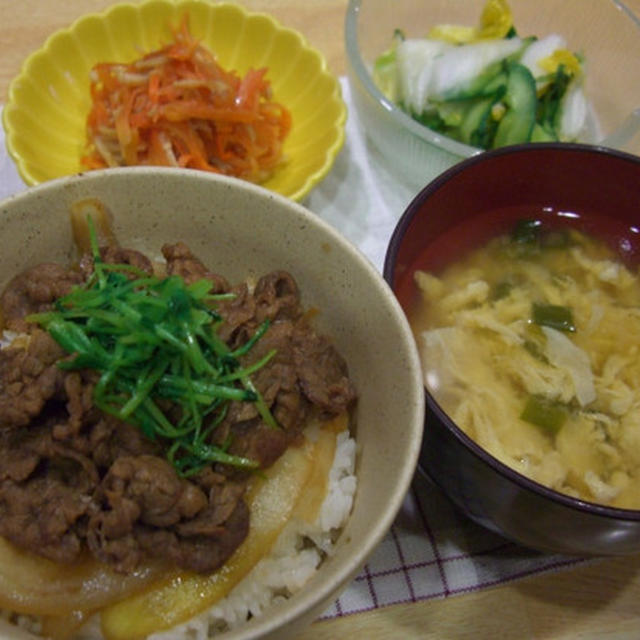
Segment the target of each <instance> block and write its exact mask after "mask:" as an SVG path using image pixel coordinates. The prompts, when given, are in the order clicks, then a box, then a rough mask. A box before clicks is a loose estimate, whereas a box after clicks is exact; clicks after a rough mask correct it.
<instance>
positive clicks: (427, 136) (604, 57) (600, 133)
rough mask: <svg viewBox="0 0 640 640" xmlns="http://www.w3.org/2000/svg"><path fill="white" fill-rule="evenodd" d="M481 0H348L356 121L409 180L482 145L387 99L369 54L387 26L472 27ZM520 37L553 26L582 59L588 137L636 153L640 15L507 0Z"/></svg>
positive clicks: (418, 183) (576, 0) (608, 3)
mask: <svg viewBox="0 0 640 640" xmlns="http://www.w3.org/2000/svg"><path fill="white" fill-rule="evenodd" d="M485 3H486V0H469V1H468V2H451V1H450V0H427V1H426V2H424V1H418V0H397V1H396V2H393V3H390V2H385V0H366V1H363V0H350V1H349V5H348V8H347V14H346V19H345V48H346V54H347V62H348V68H347V71H348V78H349V86H350V89H351V95H352V100H353V103H354V106H355V109H356V113H357V115H358V119H359V121H360V123H361V126H362V129H363V130H364V131H365V132H366V134H367V136H368V137H369V139H370V140H371V142H372V143H373V145H374V148H376V149H377V150H378V151H379V152H380V154H381V156H382V158H383V159H386V161H387V162H386V164H387V165H388V166H389V167H390V168H391V169H392V170H393V171H394V172H395V173H396V174H397V176H398V177H399V178H400V179H401V180H403V181H405V182H407V183H408V184H410V185H412V186H415V187H416V188H421V187H422V186H424V185H425V184H426V183H427V182H428V181H429V180H431V179H433V178H434V177H436V176H437V175H438V174H439V173H441V172H442V171H444V170H445V169H447V168H448V167H450V166H452V165H453V164H455V163H456V162H459V161H460V160H463V159H465V158H468V157H470V156H473V155H475V154H477V153H480V152H481V150H480V149H478V148H476V147H472V146H469V145H466V144H462V143H460V142H457V141H456V140H453V139H451V138H448V137H446V136H443V135H440V134H438V133H436V132H435V131H433V130H431V129H429V128H427V127H426V126H423V125H422V124H420V123H418V122H417V121H415V120H413V119H411V118H410V117H409V116H408V115H407V114H406V113H404V112H403V111H402V110H401V109H399V108H398V107H397V106H396V105H395V104H393V103H391V102H390V101H389V100H387V98H385V97H384V95H383V94H382V93H381V92H380V91H379V90H378V88H377V87H376V86H375V84H374V82H373V79H372V68H373V62H374V60H375V59H376V58H377V57H378V56H379V55H380V54H381V53H382V52H383V51H385V50H386V49H388V48H389V46H390V44H391V38H392V35H393V31H394V29H396V28H399V29H402V30H403V31H404V32H405V34H406V35H407V37H424V36H425V35H426V34H427V32H428V31H429V29H430V28H431V27H433V26H434V25H439V24H462V25H469V26H475V25H476V24H478V22H479V17H480V14H481V12H482V9H483V7H484V5H485ZM509 6H510V7H511V10H512V13H513V21H514V25H515V26H516V28H517V29H518V33H520V35H522V36H528V35H536V36H538V37H544V36H547V35H550V34H552V33H558V34H561V35H563V36H564V37H565V39H566V40H567V42H568V43H569V45H570V48H571V50H572V51H577V52H582V53H583V54H584V56H585V58H586V79H585V82H586V85H585V92H586V94H587V96H588V98H589V100H590V101H591V102H592V105H593V111H594V113H595V117H596V123H595V126H594V131H593V133H592V138H593V139H589V140H581V142H588V143H595V142H597V143H599V144H606V145H607V146H609V147H612V148H616V149H619V150H624V151H627V152H631V153H640V83H638V82H636V81H635V77H636V74H637V66H636V64H635V61H636V60H638V59H639V58H640V18H639V17H638V16H637V15H635V14H634V12H633V11H632V10H631V9H630V8H629V7H627V6H626V5H625V4H624V3H623V2H620V1H619V0H603V1H602V2H593V3H588V4H585V3H584V2H582V0H541V1H540V2H529V1H528V0H510V1H509Z"/></svg>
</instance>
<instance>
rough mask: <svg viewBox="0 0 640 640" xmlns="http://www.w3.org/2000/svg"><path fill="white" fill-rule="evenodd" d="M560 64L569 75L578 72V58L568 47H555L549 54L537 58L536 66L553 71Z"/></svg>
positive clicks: (549, 71)
mask: <svg viewBox="0 0 640 640" xmlns="http://www.w3.org/2000/svg"><path fill="white" fill-rule="evenodd" d="M560 65H562V66H563V67H564V69H565V71H566V72H567V73H568V74H569V75H572V76H573V75H577V74H578V73H580V60H578V58H577V57H576V56H575V54H573V53H571V51H569V50H568V49H556V50H555V51H554V52H553V53H552V54H551V55H550V56H547V57H546V58H541V59H540V60H538V66H539V67H540V68H541V69H544V70H545V71H547V72H548V73H555V72H556V71H557V70H558V67H559V66H560Z"/></svg>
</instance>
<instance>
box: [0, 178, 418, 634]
mask: <svg viewBox="0 0 640 640" xmlns="http://www.w3.org/2000/svg"><path fill="white" fill-rule="evenodd" d="M86 198H95V199H98V200H99V201H100V202H101V203H102V204H103V205H104V206H105V207H106V208H107V210H108V211H109V213H110V215H111V216H112V220H113V230H114V232H115V236H116V237H117V238H119V239H126V243H124V244H126V245H127V246H130V247H133V248H138V249H146V250H147V251H154V253H155V252H156V251H157V250H158V249H159V247H161V245H162V244H163V243H164V242H166V241H167V240H169V239H171V240H172V241H174V240H175V241H177V240H178V239H181V240H183V241H184V242H186V243H187V244H188V245H189V246H190V248H191V249H192V251H193V252H194V253H195V254H196V255H198V256H199V257H200V258H201V259H202V260H203V262H204V263H205V264H207V265H208V266H210V268H211V269H212V270H213V271H214V272H215V271H217V272H219V273H223V274H225V275H226V276H227V277H228V279H229V281H231V282H237V281H239V280H242V279H245V278H247V277H250V276H252V275H253V276H258V275H262V274H264V273H266V272H268V271H270V270H273V269H276V268H278V269H286V270H288V271H290V272H291V273H292V274H293V275H294V277H295V278H296V279H297V282H298V284H299V287H300V290H301V294H302V301H303V304H304V306H305V307H313V308H316V309H318V314H317V317H316V320H317V325H316V326H317V327H318V329H319V330H320V331H322V332H325V333H327V334H329V335H331V336H332V338H333V340H334V342H335V344H336V346H337V348H338V349H339V350H340V351H341V353H342V354H343V356H344V358H345V360H346V362H347V365H348V367H349V372H350V376H351V377H352V379H353V381H354V384H355V386H356V388H357V391H358V394H359V399H358V404H357V416H356V424H355V437H356V442H357V453H356V473H357V477H358V489H357V493H356V496H355V500H354V506H353V511H352V514H351V516H350V518H349V520H348V523H347V525H346V527H345V529H344V530H343V532H342V534H341V536H340V538H339V542H338V543H337V546H336V548H335V553H334V554H333V555H331V556H330V557H328V558H327V559H326V561H325V562H324V563H323V564H322V565H321V567H320V568H319V570H318V571H317V573H316V574H315V576H314V577H312V579H311V580H310V581H309V582H308V584H307V585H306V586H305V587H304V588H303V589H302V590H301V591H300V592H298V593H297V594H296V595H294V596H293V597H291V598H290V599H289V600H287V601H286V602H285V603H283V604H282V605H279V606H277V607H275V608H273V609H272V610H269V611H267V612H265V614H264V615H263V616H262V617H259V618H257V619H255V620H253V621H252V622H251V623H249V624H247V625H246V626H243V627H240V628H239V629H238V630H236V631H233V632H229V633H228V635H222V636H220V637H221V638H225V639H226V638H228V639H229V640H231V639H234V640H238V639H243V640H247V639H249V638H258V637H260V638H263V637H264V638H274V639H279V640H280V639H282V638H288V637H291V636H294V635H295V631H296V630H297V629H299V628H300V627H301V626H302V625H303V624H305V623H309V622H311V621H312V620H313V619H314V618H315V617H317V616H319V615H320V614H321V613H322V612H323V611H324V610H326V608H327V607H328V606H329V605H330V604H331V603H332V601H333V598H334V597H336V596H337V594H338V593H339V591H340V590H341V589H342V588H344V587H345V586H346V585H347V584H348V582H349V581H350V580H351V579H352V578H353V577H354V575H355V574H356V572H357V571H358V570H359V569H360V568H361V566H362V565H363V563H364V561H365V559H366V558H367V556H368V555H369V553H370V552H371V551H372V550H373V549H374V547H375V546H376V545H377V544H378V542H379V541H380V540H381V539H382V537H383V536H384V535H385V533H386V532H387V530H388V528H389V527H390V525H391V523H392V521H393V519H394V516H395V514H396V513H397V511H398V509H399V508H400V506H401V504H402V501H403V498H404V496H405V494H406V491H407V490H408V488H409V485H410V482H411V479H412V476H413V474H414V471H415V466H416V463H417V456H418V452H419V449H420V439H421V435H422V428H423V419H424V395H423V391H422V384H421V377H420V365H419V360H418V355H417V351H416V349H415V346H414V342H413V337H412V335H411V332H410V329H409V326H408V324H407V321H406V319H405V316H404V314H403V312H402V309H401V308H400V306H399V304H398V303H397V300H396V298H395V296H394V295H393V293H392V291H391V289H390V288H389V287H388V285H387V284H386V282H385V281H384V279H383V278H382V276H381V275H380V274H379V273H378V271H377V270H376V269H375V268H374V267H373V266H372V265H371V263H370V262H369V261H368V260H367V259H366V258H365V257H364V256H363V255H362V254H361V253H360V252H359V251H358V250H357V249H356V248H354V247H353V246H352V245H351V244H349V243H348V242H347V241H346V240H345V239H343V237H342V236H340V235H339V234H338V233H337V232H336V231H335V230H333V228H332V227H330V226H329V225H327V224H326V223H324V222H323V221H322V220H320V219H319V218H318V217H317V216H315V215H314V214H312V213H311V212H310V211H309V210H307V209H305V208H304V207H302V206H301V205H299V204H297V203H295V202H292V201H291V200H290V199H287V198H285V197H283V196H280V195H278V194H274V193H272V192H270V191H268V190H266V189H263V188H261V187H258V186H255V185H252V184H249V183H246V182H243V181H240V180H237V179H234V178H225V177H220V176H215V175H212V174H207V173H204V172H198V171H190V170H184V169H183V170H180V169H176V170H172V169H162V168H140V167H135V168H124V169H111V170H98V171H94V172H89V173H87V174H84V175H83V176H71V177H67V178H61V179H58V180H54V181H49V182H47V183H45V184H42V185H38V186H36V187H32V188H31V189H29V190H27V191H26V192H24V193H22V194H19V195H16V196H12V197H11V198H9V199H7V200H5V201H4V202H2V203H0V286H4V285H5V284H6V282H7V280H8V278H9V277H10V275H11V274H14V273H16V272H17V271H19V270H21V269H24V268H25V267H28V266H30V265H34V264H36V263H39V262H41V261H44V260H51V261H61V262H63V263H65V262H67V263H68V261H69V260H70V258H71V257H72V255H73V252H74V250H73V240H72V235H71V227H70V224H69V207H70V206H71V205H72V204H73V203H74V202H77V201H79V200H84V199H86ZM177 211H179V212H180V215H179V216H177V215H176V212H177ZM266 221H268V224H265V222H266ZM257 228H260V230H261V231H260V233H259V234H257V233H256V229H257ZM314 322H315V321H314ZM381 469H384V470H385V481H384V483H382V484H381V483H380V481H379V480H380V470H381ZM0 635H1V633H0ZM12 637H13V636H12Z"/></svg>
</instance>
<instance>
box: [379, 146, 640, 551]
mask: <svg viewBox="0 0 640 640" xmlns="http://www.w3.org/2000/svg"><path fill="white" fill-rule="evenodd" d="M523 218H526V219H532V218H535V219H538V220H542V221H543V222H544V223H545V224H547V226H551V227H557V228H562V227H567V226H571V227H573V228H576V229H578V230H581V231H583V232H585V233H588V234H590V235H592V236H597V237H598V238H601V239H603V240H604V241H605V242H606V243H607V244H609V245H610V247H611V248H612V249H614V250H615V251H616V252H617V254H618V255H619V257H620V258H621V260H622V261H623V262H624V263H625V264H626V265H627V266H628V267H629V268H630V269H632V270H633V271H636V272H637V269H638V264H639V263H640V158H638V157H636V156H632V155H627V154H623V153H620V152H615V151H611V150H608V149H604V148H600V147H593V146H585V145H574V144H538V145H527V146H514V147H507V148H503V149H499V150H496V151H489V152H486V153H483V154H481V155H478V156H475V157H472V158H470V159H468V160H465V161H463V162H461V163H460V164H458V165H456V166H454V167H452V168H451V169H449V170H448V171H446V172H445V173H443V174H442V175H440V176H439V177H438V178H436V179H435V180H434V181H432V182H431V183H429V184H428V185H427V186H426V187H425V188H424V189H423V190H422V191H421V192H420V193H419V194H418V195H417V196H416V197H415V198H414V200H413V201H412V202H411V203H410V204H409V206H408V207H407V210H406V211H405V212H404V214H403V216H402V217H401V219H400V220H399V222H398V224H397V227H396V229H395V231H394V233H393V235H392V237H391V240H390V243H389V246H388V250H387V254H386V259H385V265H384V277H385V279H386V280H387V282H388V283H389V284H390V286H391V287H392V289H393V290H394V292H395V293H396V296H397V297H398V298H399V300H400V303H401V305H402V307H403V309H404V310H405V312H408V311H409V309H410V308H411V306H412V303H413V300H414V297H415V296H416V295H418V292H417V289H416V285H415V284H414V278H413V273H414V271H415V270H416V269H417V268H420V269H429V270H433V271H436V272H437V271H438V270H439V269H442V268H443V267H445V266H446V265H448V264H449V263H450V262H451V261H452V260H455V259H456V258H457V257H459V256H461V255H462V254H464V253H465V252H466V251H469V250H471V249H473V248H475V247H478V246H480V245H482V244H484V243H485V242H487V241H488V240H489V239H490V238H492V237H495V236H496V235H498V234H502V233H506V232H508V231H509V230H510V229H512V228H513V226H514V224H515V223H516V221H518V220H522V219H523ZM638 384H640V381H638ZM425 393H426V400H427V414H426V418H425V430H424V436H423V444H422V450H421V455H420V465H419V469H420V471H421V472H422V473H423V474H425V475H426V476H427V477H428V478H429V479H431V480H432V481H433V482H434V483H435V484H436V485H438V486H439V487H440V488H441V489H442V490H443V491H444V493H445V494H446V495H447V496H448V497H449V498H450V499H451V500H452V501H453V502H454V503H455V504H456V505H457V506H458V507H459V508H460V509H461V510H462V511H463V512H464V513H465V514H466V515H467V516H469V517H470V518H472V519H473V520H475V521H476V522H478V523H480V524H482V525H484V526H485V527H487V528H489V529H491V530H493V531H494V532H497V533H499V534H502V535H503V536H505V537H507V538H509V539H511V540H514V541H516V542H518V543H520V544H522V545H525V546H528V547H531V548H535V549H539V550H543V551H550V552H558V553H566V554H576V555H601V554H606V555H624V554H632V553H637V552H638V551H640V511H639V510H631V509H621V508H613V507H607V506H603V505H599V504H596V503H592V502H587V501H584V500H581V499H577V498H574V497H570V496H569V495H565V494H561V493H559V492H557V491H554V490H552V489H549V488H547V487H545V486H543V485H541V484H539V483H537V482H534V481H533V480H531V479H529V478H527V477H525V476H523V475H521V474H520V473H518V472H517V471H515V470H513V469H512V468H510V467H508V466H506V465H505V464H503V463H501V462H500V461H498V460H497V459H496V458H494V457H493V456H492V455H490V454H489V453H487V452H486V451H485V450H484V449H482V448H481V447H480V446H479V445H478V444H476V443H475V442H474V441H473V440H472V439H471V438H469V437H468V436H467V435H466V434H465V433H464V432H463V431H462V430H461V429H460V428H459V427H458V426H456V424H455V423H454V422H453V420H452V419H451V418H450V417H449V416H448V415H447V414H446V412H445V411H444V410H443V409H442V407H441V406H440V405H439V404H438V402H436V400H435V399H434V397H433V396H432V394H431V393H430V392H429V391H428V390H426V389H425Z"/></svg>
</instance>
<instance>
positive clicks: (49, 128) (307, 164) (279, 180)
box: [2, 0, 347, 200]
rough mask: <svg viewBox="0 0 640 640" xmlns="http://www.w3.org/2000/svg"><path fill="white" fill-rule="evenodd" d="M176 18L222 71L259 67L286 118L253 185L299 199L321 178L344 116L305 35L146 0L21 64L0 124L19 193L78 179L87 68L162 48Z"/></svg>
mask: <svg viewBox="0 0 640 640" xmlns="http://www.w3.org/2000/svg"><path fill="white" fill-rule="evenodd" d="M185 13H186V14H188V19H189V27H190V31H191V33H192V34H193V36H194V37H195V38H196V39H198V40H200V41H201V43H202V44H203V46H205V47H206V48H208V49H209V50H210V51H211V52H212V53H213V54H214V55H215V56H216V58H217V60H218V62H219V63H220V64H221V65H222V66H223V67H224V68H225V69H228V70H234V71H236V72H237V73H239V74H240V75H243V74H244V73H246V71H247V70H248V69H249V68H254V69H256V68H261V67H266V68H267V70H268V71H267V79H268V80H269V81H270V83H271V87H272V89H273V99H274V100H276V101H278V102H281V103H282V104H284V105H285V106H286V107H287V108H288V109H289V111H290V112H291V116H292V121H293V125H292V129H291V131H290V133H289V135H288V137H287V139H286V142H285V145H284V154H285V156H286V162H285V163H284V164H283V165H282V166H281V167H280V168H279V169H278V170H277V171H276V172H275V173H274V174H273V175H272V176H271V177H270V178H269V179H268V180H267V181H266V182H264V183H263V185H262V186H264V187H266V188H268V189H271V190H273V191H276V192H278V193H280V194H282V195H285V196H287V197H289V198H292V199H293V200H301V199H303V198H304V197H305V196H306V195H307V194H308V193H309V191H310V190H311V189H312V188H313V187H314V186H315V185H317V184H318V183H319V182H320V181H321V180H322V179H323V178H324V177H325V176H326V174H327V173H328V172H329V170H330V168H331V166H332V164H333V162H334V160H335V157H336V155H337V154H338V152H339V151H340V149H341V147H342V145H343V143H344V136H345V133H344V125H345V121H346V113H347V112H346V107H345V104H344V102H343V100H342V96H341V91H340V84H339V82H338V80H337V78H336V77H335V76H334V75H332V74H331V73H330V72H329V71H328V69H327V65H326V62H325V60H324V57H323V56H322V55H321V54H320V53H319V52H318V51H316V50H314V49H313V48H311V47H310V46H309V44H308V42H307V40H306V39H305V38H304V36H302V35H301V34H300V33H298V32H296V31H294V30H292V29H290V28H286V27H284V26H282V25H281V24H279V23H278V22H277V21H276V20H275V19H273V18H272V17H270V16H268V15H266V14H262V13H251V12H248V11H246V10H245V9H243V8H242V7H240V6H238V5H235V4H225V3H221V4H212V3H210V2H205V1H202V0H147V1H146V2H143V3H141V4H138V5H132V4H124V3H123V4H116V5H114V6H113V7H111V8H110V9H108V10H107V11H105V12H104V13H101V14H92V15H87V16H84V17H82V18H80V19H78V20H77V21H76V22H74V23H73V24H72V25H71V26H70V27H69V28H67V29H63V30H60V31H57V32H56V33H54V34H53V35H52V36H50V37H49V38H48V40H47V41H46V42H45V44H44V46H43V47H42V48H41V49H39V50H38V51H36V52H34V53H33V54H31V55H30V56H29V57H28V58H27V59H26V61H25V62H24V64H23V67H22V69H21V72H20V74H19V75H18V76H17V77H16V78H15V79H14V80H13V81H12V83H11V85H10V87H9V100H8V102H7V104H6V105H5V107H4V109H3V113H2V115H3V117H2V121H3V125H4V129H5V132H6V136H5V137H6V144H7V150H8V152H9V154H10V155H11V157H12V158H13V160H14V161H15V163H16V165H17V168H18V171H19V173H20V176H21V177H22V179H23V180H24V181H25V182H26V183H27V184H28V185H35V184H38V183H40V182H44V181H46V180H50V179H53V178H57V177H60V176H64V175H71V174H74V173H79V172H81V171H83V167H82V166H81V164H80V158H81V156H82V154H83V151H84V148H85V144H86V118H87V114H88V113H89V110H90V107H91V96H90V92H89V86H90V82H89V72H90V70H91V68H92V67H93V66H94V65H95V64H96V63H98V62H121V63H128V62H132V61H133V60H135V59H137V58H139V57H141V56H142V55H143V54H144V53H147V52H150V51H153V50H155V49H158V48H160V47H161V46H163V45H165V44H167V43H168V42H169V41H170V40H171V37H172V34H171V25H175V24H177V23H178V22H179V21H180V19H181V18H182V17H183V16H184V14H185Z"/></svg>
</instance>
